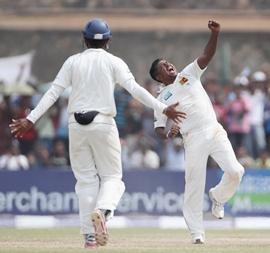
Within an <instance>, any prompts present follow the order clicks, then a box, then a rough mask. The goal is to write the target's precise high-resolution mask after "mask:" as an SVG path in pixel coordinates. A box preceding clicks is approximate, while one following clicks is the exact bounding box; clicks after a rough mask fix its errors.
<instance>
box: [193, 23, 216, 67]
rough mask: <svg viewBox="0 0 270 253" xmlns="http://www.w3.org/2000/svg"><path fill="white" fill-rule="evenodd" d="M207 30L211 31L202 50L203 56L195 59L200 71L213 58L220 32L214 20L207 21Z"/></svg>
mask: <svg viewBox="0 0 270 253" xmlns="http://www.w3.org/2000/svg"><path fill="white" fill-rule="evenodd" d="M208 28H209V29H210V30H211V35H210V38H209V40H208V43H207V44H206V46H205V48H204V51H203V54H202V55H201V56H200V57H199V58H198V59H197V62H198V65H199V67H200V68H201V69H204V68H206V67H207V65H208V64H209V62H210V61H211V59H212V58H213V56H214V54H215V52H216V48H217V41H218V35H219V32H220V25H219V23H217V22H216V21H214V20H209V22H208Z"/></svg>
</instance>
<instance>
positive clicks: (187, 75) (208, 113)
mask: <svg viewBox="0 0 270 253" xmlns="http://www.w3.org/2000/svg"><path fill="white" fill-rule="evenodd" d="M205 69H206V68H205ZM205 69H203V70H202V69H201V68H200V67H199V65H198V63H197V60H195V61H194V62H192V63H191V64H189V65H188V66H186V67H185V68H184V69H183V70H182V71H181V72H180V73H179V74H178V75H177V77H176V79H175V81H174V82H173V83H172V84H170V85H167V86H165V87H164V88H163V89H162V90H161V92H160V94H159V96H158V100H159V101H161V102H162V103H165V104H167V105H169V104H173V103H176V102H179V106H178V110H180V111H182V112H185V113H186V114H187V116H186V119H183V122H182V123H181V125H180V131H181V133H182V134H186V133H188V132H190V131H198V130H200V129H204V128H206V127H208V126H211V125H214V124H216V123H217V119H216V114H215V112H214V109H213V106H212V104H211V101H210V99H209V97H208V95H207V93H206V91H205V89H204V88H203V86H202V83H201V81H200V77H201V75H202V73H203V72H204V71H205ZM166 123H167V117H166V115H164V114H160V113H159V112H157V111H155V123H154V125H155V128H157V127H166Z"/></svg>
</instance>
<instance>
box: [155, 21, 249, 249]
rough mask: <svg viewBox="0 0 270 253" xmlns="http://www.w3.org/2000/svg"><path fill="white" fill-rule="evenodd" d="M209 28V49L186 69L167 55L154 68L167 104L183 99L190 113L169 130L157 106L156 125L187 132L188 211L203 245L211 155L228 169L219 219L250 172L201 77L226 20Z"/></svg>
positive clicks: (216, 204)
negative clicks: (243, 162)
mask: <svg viewBox="0 0 270 253" xmlns="http://www.w3.org/2000/svg"><path fill="white" fill-rule="evenodd" d="M208 28H209V29H210V30H211V35H210V38H209V41H208V43H207V45H206V47H205V49H204V52H203V54H202V55H201V56H200V57H198V58H197V59H196V60H195V61H194V62H192V63H191V64H189V65H188V66H186V67H185V68H184V69H183V70H182V71H181V72H180V73H178V72H177V70H176V68H175V66H174V65H173V64H171V63H169V62H167V61H166V60H165V59H157V60H155V61H154V62H153V63H152V66H151V69H150V75H151V76H152V78H153V79H154V80H156V81H158V82H160V83H162V84H163V85H164V87H163V88H162V90H161V92H160V94H159V96H158V99H159V100H160V101H161V102H162V103H165V104H171V103H176V102H178V103H179V108H181V111H183V112H185V113H186V115H187V116H186V119H184V120H183V122H182V123H180V124H177V125H173V126H172V127H171V129H170V130H169V131H167V130H166V124H167V117H166V115H164V114H161V113H160V112H158V111H155V123H154V124H155V130H156V132H157V133H158V135H160V136H161V137H163V138H168V137H175V136H176V135H177V134H179V132H180V133H181V134H182V137H183V143H184V149H185V193H184V206H183V214H184V218H185V221H186V224H187V226H188V228H189V230H190V233H191V237H192V242H193V243H195V244H202V243H204V240H205V233H204V228H203V200H204V191H205V189H204V188H205V179H206V165H207V160H208V157H209V156H211V157H212V158H213V159H214V160H215V161H216V162H217V164H218V165H219V166H220V168H221V169H222V170H223V171H224V174H223V177H222V179H221V181H220V182H219V184H218V185H216V186H215V187H214V188H212V189H210V191H209V197H210V199H211V201H212V213H213V215H214V216H215V217H217V218H219V219H222V218H223V217H224V203H225V202H226V201H228V200H229V199H230V198H231V197H232V196H233V194H234V193H235V191H236V189H237V187H238V186H239V184H240V181H241V178H242V176H243V174H244V168H243V166H242V165H241V164H240V163H239V162H238V161H237V159H236V157H235V154H234V151H233V149H232V146H231V143H230V141H229V139H228V137H227V133H226V131H225V130H224V129H223V127H222V126H221V125H220V124H219V123H218V121H217V119H216V115H215V112H214V109H213V106H212V104H211V101H210V99H209V97H208V95H207V93H206V91H205V90H204V88H203V86H202V83H201V81H200V77H201V75H202V74H203V72H204V71H205V69H206V67H207V65H208V63H209V62H210V60H211V59H212V57H213V55H214V54H215V51H216V46H217V40H218V35H219V32H220V25H219V24H218V23H217V22H215V21H212V20H211V21H209V23H208Z"/></svg>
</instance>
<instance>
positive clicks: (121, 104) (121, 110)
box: [114, 88, 132, 138]
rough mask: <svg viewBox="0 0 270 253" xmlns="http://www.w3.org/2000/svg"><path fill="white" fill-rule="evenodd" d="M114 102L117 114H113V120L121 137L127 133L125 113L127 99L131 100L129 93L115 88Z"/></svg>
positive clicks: (127, 103)
mask: <svg viewBox="0 0 270 253" xmlns="http://www.w3.org/2000/svg"><path fill="white" fill-rule="evenodd" d="M114 97H115V104H116V111H117V114H116V116H115V122H116V124H117V127H118V129H119V136H120V137H121V138H122V137H123V138H124V137H126V135H127V129H126V125H127V119H126V113H127V109H128V105H129V101H130V100H131V98H132V97H131V95H130V94H129V93H128V92H127V91H126V90H125V89H121V88H119V89H116V90H115V92H114Z"/></svg>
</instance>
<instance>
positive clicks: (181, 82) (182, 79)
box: [179, 77, 188, 85]
mask: <svg viewBox="0 0 270 253" xmlns="http://www.w3.org/2000/svg"><path fill="white" fill-rule="evenodd" d="M179 83H180V84H181V85H185V84H188V79H187V78H185V77H182V78H181V79H180V80H179Z"/></svg>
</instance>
